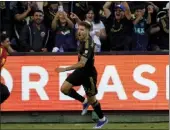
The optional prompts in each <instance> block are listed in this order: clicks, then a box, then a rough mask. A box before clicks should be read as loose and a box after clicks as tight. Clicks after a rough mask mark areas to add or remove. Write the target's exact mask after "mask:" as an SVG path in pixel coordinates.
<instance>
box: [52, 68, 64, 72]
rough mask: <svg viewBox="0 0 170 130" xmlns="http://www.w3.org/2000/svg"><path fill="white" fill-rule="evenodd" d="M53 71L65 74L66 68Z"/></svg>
mask: <svg viewBox="0 0 170 130" xmlns="http://www.w3.org/2000/svg"><path fill="white" fill-rule="evenodd" d="M55 71H56V72H65V71H66V68H56V69H55Z"/></svg>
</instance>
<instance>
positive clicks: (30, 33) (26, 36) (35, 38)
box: [20, 10, 50, 52]
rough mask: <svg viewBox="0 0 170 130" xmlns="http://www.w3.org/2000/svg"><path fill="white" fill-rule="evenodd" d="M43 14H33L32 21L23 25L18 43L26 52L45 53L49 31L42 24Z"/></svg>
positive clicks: (37, 12) (38, 11)
mask: <svg viewBox="0 0 170 130" xmlns="http://www.w3.org/2000/svg"><path fill="white" fill-rule="evenodd" d="M43 18H44V14H43V12H42V11H41V10H37V11H35V12H34V15H33V21H32V22H31V23H30V24H29V25H25V26H24V28H23V30H22V33H21V37H20V42H21V45H22V46H23V48H24V51H27V52H47V45H48V44H49V42H50V40H49V33H50V31H49V30H48V29H47V28H46V27H45V25H44V24H43Z"/></svg>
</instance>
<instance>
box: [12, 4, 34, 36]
mask: <svg viewBox="0 0 170 130" xmlns="http://www.w3.org/2000/svg"><path fill="white" fill-rule="evenodd" d="M15 3H16V4H15V5H13V7H12V11H13V16H14V19H15V26H14V30H15V34H16V36H17V38H18V39H19V35H20V32H21V30H22V28H23V27H24V26H25V25H26V24H29V22H30V19H31V17H30V16H32V15H33V12H34V11H35V10H36V5H35V3H28V2H15ZM11 4H12V2H11Z"/></svg>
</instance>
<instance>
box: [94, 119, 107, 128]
mask: <svg viewBox="0 0 170 130" xmlns="http://www.w3.org/2000/svg"><path fill="white" fill-rule="evenodd" d="M107 123H108V119H107V118H105V120H104V121H100V120H99V121H98V122H97V125H96V126H95V127H93V129H100V128H102V127H103V126H104V125H105V124H107Z"/></svg>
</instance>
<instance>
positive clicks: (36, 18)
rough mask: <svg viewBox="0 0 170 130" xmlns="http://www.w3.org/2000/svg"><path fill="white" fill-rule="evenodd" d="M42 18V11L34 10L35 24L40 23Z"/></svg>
mask: <svg viewBox="0 0 170 130" xmlns="http://www.w3.org/2000/svg"><path fill="white" fill-rule="evenodd" d="M43 19H44V15H43V14H42V13H40V12H36V13H35V14H34V21H35V22H36V24H41V23H42V21H43Z"/></svg>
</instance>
